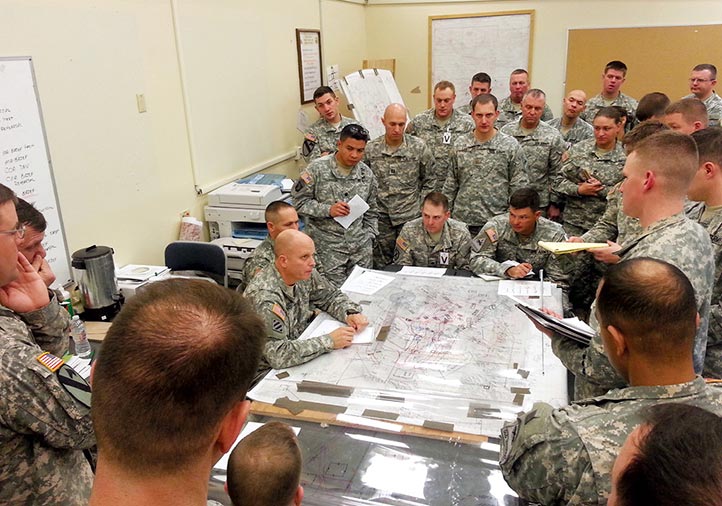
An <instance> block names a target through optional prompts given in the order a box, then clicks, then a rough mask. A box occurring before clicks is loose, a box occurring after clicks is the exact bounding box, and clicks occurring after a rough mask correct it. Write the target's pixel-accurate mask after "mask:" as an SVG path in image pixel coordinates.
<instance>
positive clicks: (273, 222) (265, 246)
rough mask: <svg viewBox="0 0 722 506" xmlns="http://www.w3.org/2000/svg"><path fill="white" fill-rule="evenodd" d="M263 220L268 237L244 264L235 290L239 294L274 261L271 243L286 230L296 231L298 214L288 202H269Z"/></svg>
mask: <svg viewBox="0 0 722 506" xmlns="http://www.w3.org/2000/svg"><path fill="white" fill-rule="evenodd" d="M264 218H265V220H266V228H267V229H268V237H266V238H265V239H264V240H263V241H262V242H261V244H259V245H258V246H257V247H256V249H255V250H254V251H253V255H251V256H250V257H249V258H248V259H247V260H246V261H245V262H244V264H243V279H242V281H241V284H240V285H238V287H237V288H236V290H237V291H239V292H243V290H245V289H246V287H247V286H248V283H250V282H251V279H253V277H254V276H255V275H256V274H258V273H259V272H261V271H262V270H263V268H264V267H266V266H267V265H269V264H272V263H273V261H274V260H275V259H276V257H275V255H274V254H273V241H274V240H275V239H276V237H278V234H280V233H281V232H283V231H284V230H288V229H293V230H298V213H296V209H294V207H293V206H292V205H291V204H289V203H288V202H284V201H282V200H277V201H275V202H271V203H270V204H268V206H266V211H265V214H264Z"/></svg>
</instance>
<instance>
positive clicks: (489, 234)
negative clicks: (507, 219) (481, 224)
mask: <svg viewBox="0 0 722 506" xmlns="http://www.w3.org/2000/svg"><path fill="white" fill-rule="evenodd" d="M485 233H486V235H487V237H488V238H489V240H490V241H491V242H492V243H495V242H497V241H498V240H499V236H497V235H496V229H494V228H487V229H486V230H485Z"/></svg>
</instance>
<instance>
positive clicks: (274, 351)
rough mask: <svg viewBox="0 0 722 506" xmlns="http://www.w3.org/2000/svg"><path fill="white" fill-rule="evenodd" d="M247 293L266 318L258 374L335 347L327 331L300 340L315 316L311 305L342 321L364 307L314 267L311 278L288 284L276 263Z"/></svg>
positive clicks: (302, 361) (251, 283) (256, 278)
mask: <svg viewBox="0 0 722 506" xmlns="http://www.w3.org/2000/svg"><path fill="white" fill-rule="evenodd" d="M244 295H245V296H246V297H248V298H249V300H251V301H252V302H253V304H254V306H255V308H256V311H257V312H258V314H259V315H260V316H261V318H263V319H264V320H265V321H266V331H267V332H268V340H267V341H266V345H265V348H264V351H263V358H262V359H261V364H260V366H259V373H261V372H265V371H267V370H268V369H270V368H273V369H283V368H285V367H292V366H294V365H298V364H303V363H304V362H308V361H309V360H311V359H313V358H316V357H318V356H319V355H323V354H324V353H326V352H329V351H331V350H333V339H332V338H331V336H330V335H328V334H325V335H323V336H319V337H312V338H310V339H304V340H303V341H299V340H298V338H299V337H300V335H301V334H303V331H304V330H306V327H307V326H308V324H309V323H310V322H311V320H312V319H313V316H314V313H313V311H312V308H314V307H317V308H319V309H322V310H323V311H326V312H327V313H329V314H330V315H331V316H333V317H334V318H336V319H337V320H340V321H342V322H343V321H346V316H347V313H349V312H350V313H360V312H361V306H359V305H358V304H356V303H355V302H352V301H351V300H350V299H349V298H348V297H346V295H344V294H343V293H342V292H341V291H340V290H338V289H337V288H334V287H333V286H331V284H330V283H329V282H328V281H326V279H325V278H324V277H323V276H321V275H320V274H319V273H318V272H316V271H315V270H314V271H313V273H312V274H311V278H310V279H307V280H302V281H298V282H297V283H296V284H295V285H293V286H288V285H286V283H285V282H284V281H283V279H282V278H281V275H280V274H279V272H278V270H277V269H276V266H275V265H269V266H268V267H266V268H265V269H263V270H262V271H261V272H260V273H259V274H258V275H257V276H256V277H254V278H253V279H252V280H251V282H250V284H249V285H248V288H246V291H245V292H244Z"/></svg>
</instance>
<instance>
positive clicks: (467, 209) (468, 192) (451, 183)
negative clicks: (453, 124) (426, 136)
mask: <svg viewBox="0 0 722 506" xmlns="http://www.w3.org/2000/svg"><path fill="white" fill-rule="evenodd" d="M471 103H472V105H473V107H474V109H473V112H472V114H471V117H472V119H473V120H474V123H475V125H476V128H475V129H474V131H473V132H471V133H469V134H467V135H464V136H463V137H460V138H459V139H457V141H456V142H455V143H454V153H453V154H452V157H451V162H452V163H451V170H450V171H449V175H448V176H447V177H446V183H445V184H444V195H446V196H447V197H448V198H449V205H450V206H451V215H452V216H453V217H454V219H455V220H459V221H463V222H464V223H466V224H467V225H468V226H469V231H470V232H471V234H472V235H476V234H477V233H479V230H480V229H481V227H482V226H484V223H486V222H487V221H488V220H489V219H490V218H492V217H493V216H496V215H497V214H500V213H502V212H504V210H505V209H506V204H507V202H508V201H509V195H511V193H512V192H513V191H514V190H515V189H517V188H521V187H523V186H526V185H527V184H529V181H528V180H527V176H526V166H525V162H526V160H525V158H524V154H523V152H522V149H521V148H520V147H519V144H518V143H517V142H516V141H515V140H514V139H512V138H511V137H509V136H508V135H506V134H503V133H500V132H499V131H498V130H496V129H495V128H494V123H495V122H496V119H497V118H498V117H499V111H498V109H497V106H498V102H497V100H496V97H495V96H494V95H478V96H477V97H476V98H474V100H472V102H471Z"/></svg>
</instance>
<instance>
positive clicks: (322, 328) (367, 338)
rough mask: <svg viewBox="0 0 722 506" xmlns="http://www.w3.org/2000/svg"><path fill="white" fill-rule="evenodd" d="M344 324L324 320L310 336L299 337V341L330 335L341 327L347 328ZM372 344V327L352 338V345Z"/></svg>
mask: <svg viewBox="0 0 722 506" xmlns="http://www.w3.org/2000/svg"><path fill="white" fill-rule="evenodd" d="M347 326H348V325H346V324H345V323H341V322H340V321H338V320H326V321H324V322H322V323H321V324H320V325H319V326H318V327H316V328H315V329H314V330H313V332H312V333H311V335H310V336H306V337H300V338H299V341H300V340H301V339H311V338H312V337H319V336H322V335H324V334H330V333H331V332H333V331H334V330H336V329H338V328H341V327H347ZM373 342H374V328H373V327H366V328H365V329H363V330H362V331H361V332H358V333H356V334H354V336H353V344H371V343H373Z"/></svg>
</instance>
